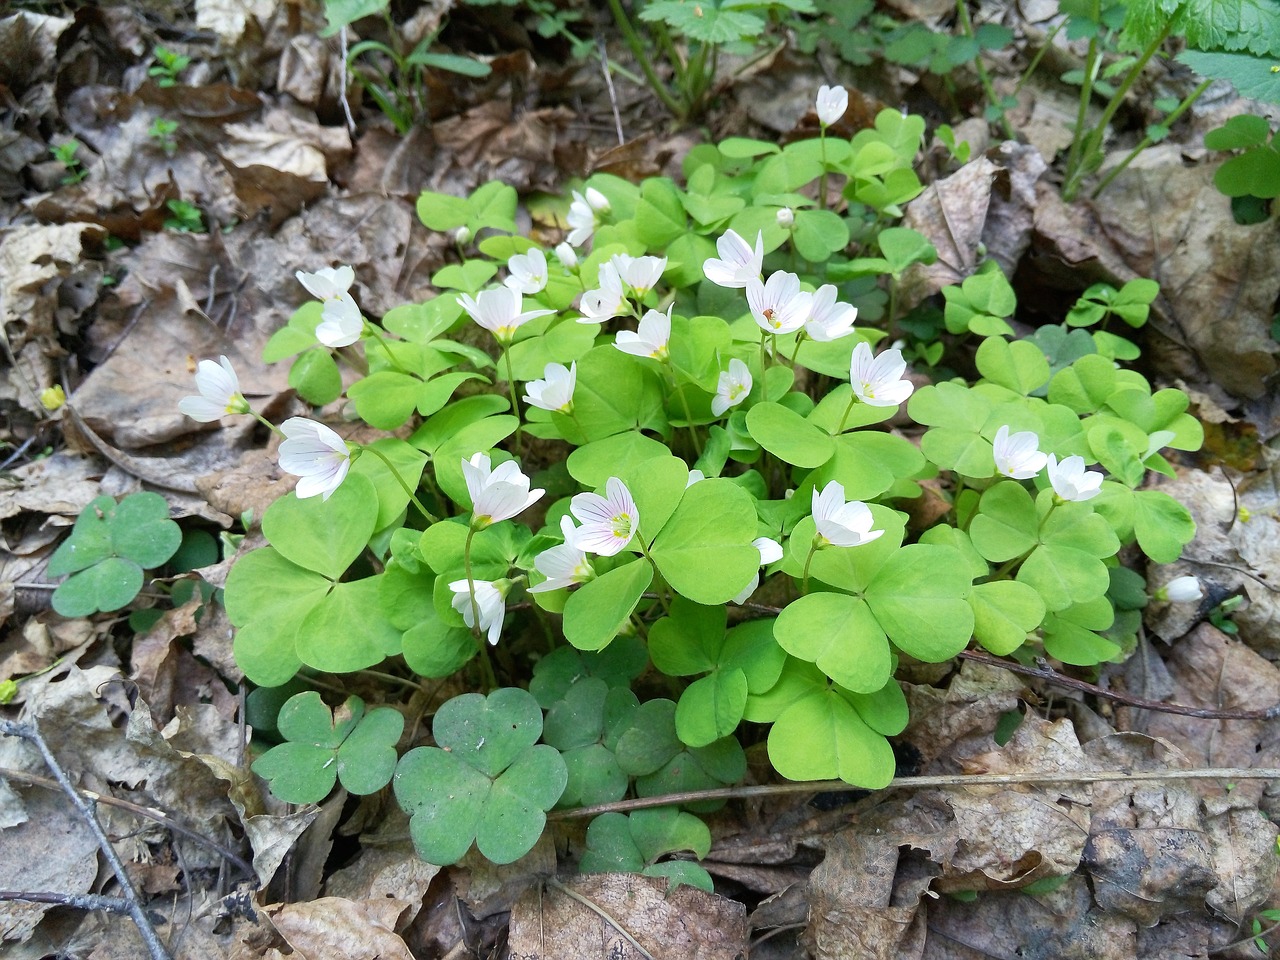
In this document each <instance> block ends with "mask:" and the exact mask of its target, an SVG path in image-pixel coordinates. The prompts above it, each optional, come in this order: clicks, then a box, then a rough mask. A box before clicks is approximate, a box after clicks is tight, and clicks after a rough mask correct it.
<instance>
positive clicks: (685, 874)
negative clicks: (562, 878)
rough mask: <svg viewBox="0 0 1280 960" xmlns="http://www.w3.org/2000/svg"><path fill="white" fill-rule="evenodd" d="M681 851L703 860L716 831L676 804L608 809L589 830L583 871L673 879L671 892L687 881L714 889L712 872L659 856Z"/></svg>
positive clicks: (690, 883) (705, 888) (581, 866)
mask: <svg viewBox="0 0 1280 960" xmlns="http://www.w3.org/2000/svg"><path fill="white" fill-rule="evenodd" d="M681 850H689V851H692V852H693V854H694V856H696V857H698V858H699V859H701V858H702V857H705V856H706V855H707V854H708V853H709V852H710V851H711V831H710V830H708V829H707V825H706V824H705V823H703V822H702V821H701V820H699V819H698V818H697V817H695V816H694V815H693V814H691V813H683V812H681V811H679V810H677V809H676V808H675V807H656V808H654V809H651V810H637V811H635V812H634V813H631V814H629V815H625V816H624V815H623V814H621V813H602V814H601V815H600V816H598V817H596V818H595V819H594V820H592V821H591V826H589V827H588V828H587V852H586V853H584V854H583V855H582V862H581V863H579V865H578V867H579V869H580V870H582V872H583V873H619V872H626V873H642V874H644V875H645V876H646V877H667V878H668V879H669V880H670V884H669V885H668V888H667V889H668V890H674V889H675V888H676V887H678V886H680V885H681V884H685V885H687V886H691V887H697V888H698V889H699V890H705V891H707V893H711V892H712V883H711V875H710V874H709V873H707V871H706V870H705V869H703V868H702V867H700V866H698V864H696V863H691V862H690V861H688V860H666V861H663V862H661V863H659V862H657V861H658V858H659V857H664V856H666V855H667V854H670V853H676V852H678V851H681Z"/></svg>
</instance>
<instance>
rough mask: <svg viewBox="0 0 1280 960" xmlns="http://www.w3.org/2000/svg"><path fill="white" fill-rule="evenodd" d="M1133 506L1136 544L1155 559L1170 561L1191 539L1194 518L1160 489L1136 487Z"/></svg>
mask: <svg viewBox="0 0 1280 960" xmlns="http://www.w3.org/2000/svg"><path fill="white" fill-rule="evenodd" d="M1133 507H1134V511H1133V531H1134V533H1135V534H1136V535H1137V538H1138V546H1140V547H1141V548H1142V552H1143V553H1145V554H1146V555H1147V556H1148V557H1150V558H1151V559H1152V560H1154V561H1155V562H1156V563H1173V561H1175V560H1177V559H1178V557H1180V556H1181V555H1182V548H1183V547H1185V546H1186V545H1187V544H1188V543H1190V542H1191V541H1192V540H1194V539H1195V535H1196V522H1195V520H1193V519H1192V517H1191V513H1190V511H1188V510H1187V508H1186V507H1184V506H1183V505H1182V504H1180V503H1179V502H1178V501H1177V500H1175V499H1173V497H1171V496H1169V495H1168V494H1167V493H1165V492H1164V491H1162V490H1139V491H1138V492H1137V493H1135V494H1134V495H1133Z"/></svg>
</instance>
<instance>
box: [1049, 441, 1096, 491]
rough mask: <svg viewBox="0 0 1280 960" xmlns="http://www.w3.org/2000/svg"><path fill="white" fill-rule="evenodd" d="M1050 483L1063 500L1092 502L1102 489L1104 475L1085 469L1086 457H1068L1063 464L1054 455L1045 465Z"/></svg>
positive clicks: (1050, 456) (1050, 455)
mask: <svg viewBox="0 0 1280 960" xmlns="http://www.w3.org/2000/svg"><path fill="white" fill-rule="evenodd" d="M1045 465H1046V466H1047V467H1048V468H1049V483H1050V484H1052V485H1053V492H1054V493H1056V494H1057V495H1058V496H1060V497H1061V498H1062V499H1063V500H1091V499H1093V498H1094V497H1096V496H1097V495H1098V493H1099V492H1100V491H1101V489H1102V474H1100V473H1099V472H1098V471H1097V470H1086V469H1085V468H1084V457H1067V458H1066V459H1065V460H1063V461H1062V462H1061V463H1059V462H1058V458H1057V457H1055V456H1054V455H1053V454H1052V453H1051V454H1049V457H1048V460H1047V461H1046V464H1045Z"/></svg>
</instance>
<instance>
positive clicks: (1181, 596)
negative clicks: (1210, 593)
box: [1156, 577, 1204, 603]
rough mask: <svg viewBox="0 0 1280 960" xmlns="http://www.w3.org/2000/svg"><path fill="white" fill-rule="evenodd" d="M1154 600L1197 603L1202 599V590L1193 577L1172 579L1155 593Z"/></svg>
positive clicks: (1198, 582)
mask: <svg viewBox="0 0 1280 960" xmlns="http://www.w3.org/2000/svg"><path fill="white" fill-rule="evenodd" d="M1162 594H1163V596H1162ZM1156 598H1157V599H1160V600H1168V601H1170V602H1172V603H1199V602H1200V601H1201V600H1203V599H1204V588H1203V587H1201V586H1200V581H1199V580H1198V579H1196V578H1195V577H1174V578H1173V579H1172V580H1170V581H1169V582H1168V583H1166V584H1165V585H1164V586H1163V587H1162V588H1161V589H1159V590H1157V591H1156Z"/></svg>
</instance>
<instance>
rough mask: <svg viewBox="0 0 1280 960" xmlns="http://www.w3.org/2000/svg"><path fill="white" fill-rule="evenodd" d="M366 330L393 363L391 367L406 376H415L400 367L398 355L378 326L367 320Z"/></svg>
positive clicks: (365, 323)
mask: <svg viewBox="0 0 1280 960" xmlns="http://www.w3.org/2000/svg"><path fill="white" fill-rule="evenodd" d="M364 329H365V332H367V333H368V334H369V339H370V340H373V341H374V342H375V343H377V344H378V346H380V347H382V350H383V352H384V353H386V355H387V359H388V360H389V361H390V362H391V365H392V366H393V367H395V368H396V370H398V371H399V372H400V373H403V374H404V375H405V376H409V377H412V376H414V374H413V373H412V372H410V371H409V370H406V369H405V368H404V367H403V366H401V365H400V361H399V360H397V359H396V355H395V354H394V353H392V352H391V346H390V344H388V343H387V338H386V337H384V336H383V335H382V331H381V330H380V329H379V328H378V327H377V326H375V325H374V324H372V323H370V322H369V321H368V320H366V321H365V322H364Z"/></svg>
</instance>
